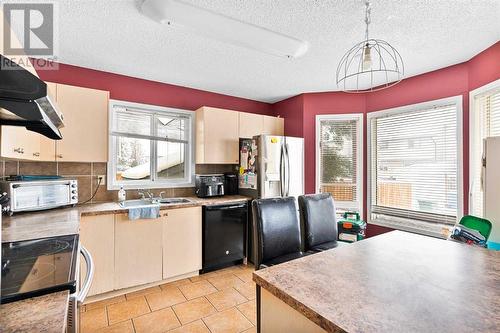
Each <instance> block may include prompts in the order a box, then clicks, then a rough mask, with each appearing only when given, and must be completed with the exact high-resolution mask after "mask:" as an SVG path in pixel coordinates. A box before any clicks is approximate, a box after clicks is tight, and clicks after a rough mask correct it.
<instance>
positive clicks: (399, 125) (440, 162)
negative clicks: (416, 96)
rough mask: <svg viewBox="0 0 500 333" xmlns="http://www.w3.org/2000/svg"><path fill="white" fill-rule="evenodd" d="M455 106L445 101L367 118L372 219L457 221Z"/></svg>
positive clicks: (456, 121) (448, 222)
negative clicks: (440, 104) (438, 104)
mask: <svg viewBox="0 0 500 333" xmlns="http://www.w3.org/2000/svg"><path fill="white" fill-rule="evenodd" d="M410 109H411V108H410ZM457 112H458V111H457V107H456V105H455V104H448V105H442V106H434V107H428V108H424V109H415V110H408V109H407V110H406V111H404V112H397V113H387V114H384V115H381V116H376V117H373V118H371V124H370V126H371V138H370V140H371V154H370V156H371V162H370V166H371V170H370V176H371V177H370V179H371V184H370V189H371V209H370V211H371V214H372V215H371V219H372V220H377V219H387V218H389V219H391V218H403V219H409V220H413V221H415V220H416V221H424V222H435V223H444V224H453V223H455V222H456V216H457V204H458V191H457V187H458V186H457V177H458V158H457V144H458V134H457V133H458V131H457V126H458V124H457V123H458V120H457Z"/></svg>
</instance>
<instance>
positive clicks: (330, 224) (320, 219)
mask: <svg viewBox="0 0 500 333" xmlns="http://www.w3.org/2000/svg"><path fill="white" fill-rule="evenodd" d="M299 208H300V220H301V225H302V228H303V230H304V245H305V250H306V251H309V252H321V251H325V250H329V249H333V248H335V247H337V246H338V244H339V243H338V242H337V238H338V230H337V218H336V216H335V203H334V201H333V198H332V196H331V195H330V193H320V194H310V195H301V196H299Z"/></svg>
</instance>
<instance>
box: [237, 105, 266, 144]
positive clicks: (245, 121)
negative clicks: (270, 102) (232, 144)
mask: <svg viewBox="0 0 500 333" xmlns="http://www.w3.org/2000/svg"><path fill="white" fill-rule="evenodd" d="M239 127H240V131H239V137H240V138H245V139H250V138H252V137H253V136H255V135H260V134H262V132H263V129H264V116H262V115H260V114H254V113H247V112H239Z"/></svg>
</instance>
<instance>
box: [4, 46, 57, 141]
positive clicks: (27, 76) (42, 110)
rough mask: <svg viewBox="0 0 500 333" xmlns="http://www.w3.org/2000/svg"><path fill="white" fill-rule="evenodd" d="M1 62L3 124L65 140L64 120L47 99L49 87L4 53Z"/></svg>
mask: <svg viewBox="0 0 500 333" xmlns="http://www.w3.org/2000/svg"><path fill="white" fill-rule="evenodd" d="M0 61H1V63H0V64H1V66H0V125H9V126H23V127H26V129H28V130H30V131H33V132H37V133H40V134H42V135H44V136H46V137H48V138H51V139H54V140H60V139H62V135H61V132H60V131H59V128H61V127H63V126H64V124H63V117H62V114H61V113H60V112H59V111H57V109H56V108H55V106H54V104H53V103H52V102H51V101H50V99H49V97H48V96H47V84H46V83H45V82H43V81H42V80H40V79H39V78H38V77H36V76H35V75H33V74H31V73H30V72H29V71H27V70H26V69H24V68H22V67H21V66H19V65H18V64H16V63H15V62H13V61H11V60H10V59H8V58H6V57H4V56H3V55H1V54H0Z"/></svg>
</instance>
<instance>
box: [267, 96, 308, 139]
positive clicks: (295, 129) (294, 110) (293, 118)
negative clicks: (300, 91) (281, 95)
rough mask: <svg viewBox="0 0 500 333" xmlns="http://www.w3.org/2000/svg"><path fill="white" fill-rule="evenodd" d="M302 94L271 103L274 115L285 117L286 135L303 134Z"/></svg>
mask: <svg viewBox="0 0 500 333" xmlns="http://www.w3.org/2000/svg"><path fill="white" fill-rule="evenodd" d="M303 109H304V95H298V96H295V97H291V98H288V99H285V100H283V101H281V102H278V103H275V104H274V105H273V110H274V115H275V116H280V117H282V118H285V133H287V135H288V136H296V137H299V138H302V137H303V136H304V126H303V123H304V117H303V112H302V110H303Z"/></svg>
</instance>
